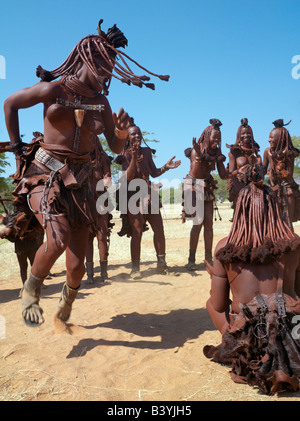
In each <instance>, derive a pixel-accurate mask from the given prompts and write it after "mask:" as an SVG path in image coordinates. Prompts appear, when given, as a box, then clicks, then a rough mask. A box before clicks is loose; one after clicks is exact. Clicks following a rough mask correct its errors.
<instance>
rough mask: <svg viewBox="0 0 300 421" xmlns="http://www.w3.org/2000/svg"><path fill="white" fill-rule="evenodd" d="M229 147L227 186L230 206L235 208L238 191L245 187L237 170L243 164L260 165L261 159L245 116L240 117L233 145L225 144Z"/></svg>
mask: <svg viewBox="0 0 300 421" xmlns="http://www.w3.org/2000/svg"><path fill="white" fill-rule="evenodd" d="M226 146H227V147H228V148H230V151H229V154H228V158H229V163H228V170H229V179H228V182H227V187H228V190H229V201H230V202H232V208H233V209H235V206H236V201H237V198H238V195H239V191H240V190H241V189H243V188H244V187H245V184H244V182H243V181H242V180H241V179H240V178H239V176H238V175H234V174H237V172H238V170H239V169H240V168H242V167H243V166H245V165H261V164H262V159H261V157H260V155H259V153H258V152H259V145H258V144H257V143H256V142H255V140H254V136H253V131H252V128H251V126H249V124H248V119H247V118H242V119H241V125H240V126H239V128H238V130H237V134H236V142H235V144H234V145H226Z"/></svg>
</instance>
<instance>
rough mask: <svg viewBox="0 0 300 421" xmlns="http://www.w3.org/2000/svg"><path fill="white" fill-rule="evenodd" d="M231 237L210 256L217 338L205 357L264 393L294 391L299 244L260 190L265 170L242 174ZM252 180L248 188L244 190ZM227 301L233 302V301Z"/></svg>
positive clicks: (299, 376) (299, 352) (299, 353)
mask: <svg viewBox="0 0 300 421" xmlns="http://www.w3.org/2000/svg"><path fill="white" fill-rule="evenodd" d="M244 177H245V184H248V185H246V187H245V188H244V189H242V190H241V191H240V193H239V197H238V200H237V205H236V211H235V214H234V220H233V224H232V228H231V231H230V233H229V236H228V237H226V238H224V239H222V240H221V241H220V242H219V243H218V245H217V247H216V250H215V255H214V264H213V266H211V265H210V264H209V263H207V270H208V272H209V273H210V275H211V292H210V298H209V300H208V301H207V305H206V307H207V310H208V313H209V315H210V317H211V319H212V321H213V322H214V324H215V326H216V327H217V329H218V330H219V331H220V332H221V334H222V343H221V344H220V345H218V346H208V345H207V346H205V347H204V349H203V352H204V355H205V356H206V357H207V358H211V359H212V360H213V361H216V362H219V363H224V364H231V375H232V379H233V380H234V381H235V382H237V383H248V384H249V385H252V386H258V387H260V388H261V389H262V390H263V391H264V392H265V393H267V394H269V393H275V392H280V391H284V390H291V391H296V390H298V389H299V380H300V339H299V334H295V331H294V330H293V326H294V327H296V325H295V324H294V323H295V319H293V317H294V315H296V314H300V300H299V295H300V238H299V236H297V235H296V234H295V233H294V232H293V231H292V230H291V229H290V228H289V226H288V225H287V224H286V223H285V221H283V220H282V214H281V212H280V209H279V206H278V202H277V199H276V197H275V195H274V193H273V192H272V190H271V189H270V188H269V187H267V186H264V185H263V169H262V167H256V166H252V167H251V166H249V167H247V169H246V170H245V174H244ZM249 181H250V183H249ZM230 294H231V296H232V301H231V300H230V298H229V297H230Z"/></svg>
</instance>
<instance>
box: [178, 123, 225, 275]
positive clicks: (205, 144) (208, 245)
mask: <svg viewBox="0 0 300 421" xmlns="http://www.w3.org/2000/svg"><path fill="white" fill-rule="evenodd" d="M209 122H210V125H209V126H207V127H206V128H205V129H204V130H203V132H202V134H201V136H200V138H199V139H198V141H197V140H196V138H195V137H194V138H193V147H192V148H188V149H186V150H185V154H186V156H187V157H188V158H189V159H190V171H189V173H188V175H187V176H186V177H185V183H184V193H183V210H182V222H183V223H184V222H185V221H186V219H192V218H193V217H194V215H190V214H189V211H188V207H187V203H184V198H185V192H186V190H187V189H189V188H191V189H192V194H193V201H195V204H196V206H200V204H197V203H196V202H197V200H196V187H195V185H196V183H197V180H204V219H203V221H202V222H201V223H199V222H198V221H196V222H194V221H193V226H192V228H191V232H190V242H189V258H188V263H187V265H186V268H187V270H190V271H194V270H196V269H197V266H196V264H195V261H196V251H197V247H198V242H199V236H200V232H201V229H202V226H203V227H204V248H205V251H204V253H205V260H208V261H209V262H212V245H213V212H214V201H215V194H214V190H216V189H217V186H216V185H217V181H216V180H214V178H213V176H212V175H211V172H212V171H214V170H215V168H216V167H217V170H218V173H219V176H220V177H221V179H222V180H225V179H226V178H227V172H226V169H225V167H224V161H225V159H226V158H225V156H224V155H223V154H222V153H221V130H220V126H221V125H222V123H221V121H220V120H218V119H216V118H212V119H210V120H209ZM190 186H191V187H190Z"/></svg>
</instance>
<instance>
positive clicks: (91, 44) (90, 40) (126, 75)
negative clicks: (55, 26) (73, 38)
mask: <svg viewBox="0 0 300 421" xmlns="http://www.w3.org/2000/svg"><path fill="white" fill-rule="evenodd" d="M102 22H103V20H102V19H101V20H100V21H99V23H98V35H88V36H87V37H85V38H83V39H82V40H81V41H79V43H78V44H77V45H76V46H75V47H74V48H73V50H72V51H71V53H70V54H69V56H68V57H67V59H66V60H65V61H64V63H62V64H61V65H60V66H59V67H57V68H56V69H54V70H52V71H48V70H45V69H43V68H42V67H41V66H38V67H37V71H36V75H37V77H39V78H41V80H42V81H46V82H51V81H52V80H54V79H56V78H58V77H59V76H63V75H69V74H74V73H75V72H76V71H77V69H78V68H79V66H80V65H81V64H82V63H84V64H85V65H86V66H87V67H88V68H89V69H90V71H91V72H92V73H93V75H94V76H95V77H97V76H98V72H97V66H96V63H95V60H94V57H93V56H94V54H95V52H97V53H99V54H100V55H101V57H102V59H103V60H104V62H105V63H106V64H108V65H109V66H110V67H112V68H113V69H114V71H115V73H116V74H115V73H112V72H110V71H109V70H108V69H107V68H105V67H103V68H102V70H104V71H105V72H106V73H107V76H108V77H115V78H116V79H119V80H121V82H123V83H127V84H128V85H131V84H133V85H136V86H139V87H140V88H141V87H142V86H143V85H144V86H146V87H147V88H150V89H155V85H154V84H153V83H145V82H146V81H149V80H150V77H149V76H146V75H136V74H134V73H133V71H132V70H131V68H130V67H129V65H128V64H127V62H126V60H125V59H128V60H130V61H131V62H133V63H134V64H135V65H136V66H138V67H139V68H140V69H143V70H144V71H145V72H147V73H148V74H151V75H153V76H156V77H158V78H159V79H161V80H164V81H168V80H169V75H157V74H155V73H152V72H150V71H149V70H147V69H145V68H144V67H142V66H141V65H140V64H138V63H137V62H136V61H134V60H133V59H132V58H130V57H129V56H128V55H127V54H125V53H124V52H122V51H120V50H119V48H120V47H122V48H125V47H126V46H127V45H128V41H127V39H126V37H125V35H124V34H123V32H122V31H120V29H118V28H117V26H116V25H114V26H113V27H111V28H109V29H108V31H107V33H105V32H103V31H102V30H101V24H102ZM121 63H122V64H121Z"/></svg>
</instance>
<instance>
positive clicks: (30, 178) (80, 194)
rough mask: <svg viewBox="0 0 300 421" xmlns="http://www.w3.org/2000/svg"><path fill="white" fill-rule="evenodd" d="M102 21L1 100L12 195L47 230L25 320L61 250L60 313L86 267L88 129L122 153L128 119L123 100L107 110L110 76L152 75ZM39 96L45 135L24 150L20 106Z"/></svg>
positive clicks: (34, 311)
mask: <svg viewBox="0 0 300 421" xmlns="http://www.w3.org/2000/svg"><path fill="white" fill-rule="evenodd" d="M101 23H102V20H101V21H100V22H99V25H98V35H89V36H87V37H85V38H83V39H82V40H81V41H80V42H79V43H78V44H77V45H76V46H75V48H74V49H73V50H72V52H71V53H70V55H69V56H68V58H67V59H66V61H65V62H64V63H63V64H62V65H61V66H59V67H58V68H57V69H55V70H53V71H46V70H44V69H42V68H41V66H38V68H37V76H39V77H40V78H41V79H42V81H41V82H40V83H38V84H36V85H34V86H32V87H29V88H25V89H22V90H20V91H18V92H16V93H14V94H12V95H11V96H10V97H9V98H8V99H7V100H6V101H5V104H4V111H5V119H6V125H7V131H8V134H9V137H10V141H11V144H12V146H13V149H14V151H15V154H16V159H17V162H18V164H17V169H18V172H17V174H16V175H15V181H16V182H18V185H17V188H16V189H15V192H14V194H15V196H16V198H17V200H16V203H17V204H19V205H20V207H21V208H22V210H23V211H24V213H25V214H26V216H27V219H28V220H30V215H32V212H33V213H34V214H35V216H36V218H37V219H38V220H39V222H40V224H41V225H42V226H43V227H44V229H45V232H46V242H45V243H44V244H43V245H42V246H41V247H40V248H39V250H38V251H37V253H36V257H35V261H34V264H33V266H32V268H31V273H30V276H29V278H28V279H27V281H26V282H25V285H24V290H23V294H22V317H23V320H24V321H25V322H26V323H27V324H29V325H30V326H35V325H39V324H41V323H43V321H44V319H43V315H42V313H43V310H42V308H41V307H40V306H39V297H40V291H41V286H42V283H43V280H44V279H45V277H46V276H47V274H48V273H49V271H50V269H51V267H52V266H53V264H54V263H55V261H56V260H57V259H58V257H59V256H60V255H61V254H62V253H63V252H64V251H65V252H66V272H67V274H66V282H65V284H64V287H63V290H62V294H61V298H60V301H59V305H58V309H57V312H56V317H57V318H59V319H60V320H62V321H66V320H68V318H69V317H70V313H71V307H72V303H73V301H74V299H75V298H76V295H77V293H78V289H79V287H80V283H81V280H82V278H83V275H84V272H85V267H84V258H85V252H86V246H87V241H88V236H89V226H90V224H92V223H93V221H95V220H96V218H95V214H96V206H95V202H94V198H93V194H92V193H91V189H90V177H91V173H92V165H91V163H90V151H91V150H92V149H93V137H94V135H95V134H96V135H99V134H102V133H103V134H104V136H105V137H106V139H107V141H108V145H109V147H110V148H111V150H112V151H113V152H116V153H119V152H121V151H122V150H123V148H124V144H125V140H126V137H127V130H126V129H127V126H128V124H129V117H128V114H127V113H126V112H124V110H123V109H122V108H121V109H120V110H119V112H118V114H115V113H112V111H111V108H110V105H109V102H108V100H107V98H106V95H108V87H109V84H110V81H111V78H112V76H114V77H116V78H118V79H119V80H121V81H122V82H126V83H128V84H130V83H133V84H135V85H138V86H142V85H146V86H148V84H145V83H144V81H145V80H149V77H146V76H140V77H139V76H136V75H134V74H133V73H132V71H131V70H130V69H129V66H128V65H127V63H126V61H125V59H124V57H123V55H124V53H123V52H121V51H120V50H118V48H119V47H125V46H126V45H127V39H126V38H125V36H124V34H123V33H122V32H121V31H120V30H119V29H118V28H117V27H116V25H114V26H113V27H112V28H110V29H109V30H108V31H107V33H104V32H103V31H102V30H101V28H100V25H101ZM126 57H127V58H129V57H128V56H127V55H126ZM117 59H118V60H119V61H121V62H122V65H121V64H119V62H118V61H117ZM129 59H130V58H129ZM130 60H131V59H130ZM113 70H114V71H115V72H116V73H117V75H115V74H113V73H112V71H113ZM58 77H60V79H59V80H56V79H57V78H58ZM161 79H165V80H167V79H168V78H167V77H163V76H162V77H161ZM149 87H150V88H153V85H149ZM39 103H42V104H44V141H43V143H40V144H39V143H37V144H34V145H33V147H32V149H31V151H28V152H27V153H26V155H22V142H21V140H20V139H21V138H20V130H19V118H18V110H19V109H23V108H29V107H32V106H34V105H36V104H39ZM27 201H28V207H26V206H27ZM24 219H26V218H23V223H24ZM16 223H17V222H16Z"/></svg>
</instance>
